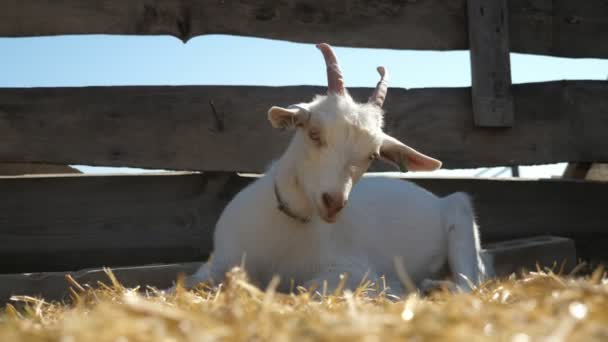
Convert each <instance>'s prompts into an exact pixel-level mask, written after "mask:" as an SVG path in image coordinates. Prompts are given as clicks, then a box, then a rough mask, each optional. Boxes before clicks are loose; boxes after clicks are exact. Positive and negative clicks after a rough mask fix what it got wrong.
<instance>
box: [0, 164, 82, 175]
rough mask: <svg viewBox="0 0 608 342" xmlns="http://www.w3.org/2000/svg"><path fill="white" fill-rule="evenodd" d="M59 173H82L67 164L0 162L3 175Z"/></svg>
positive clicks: (0, 170)
mask: <svg viewBox="0 0 608 342" xmlns="http://www.w3.org/2000/svg"><path fill="white" fill-rule="evenodd" d="M58 173H80V171H78V170H77V169H75V168H73V167H70V166H67V165H53V164H42V163H0V175H1V176H17V175H33V174H58Z"/></svg>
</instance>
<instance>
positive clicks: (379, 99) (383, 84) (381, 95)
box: [368, 66, 388, 107]
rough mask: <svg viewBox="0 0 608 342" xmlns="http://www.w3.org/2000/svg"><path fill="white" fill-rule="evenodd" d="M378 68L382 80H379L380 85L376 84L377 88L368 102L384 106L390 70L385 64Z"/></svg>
mask: <svg viewBox="0 0 608 342" xmlns="http://www.w3.org/2000/svg"><path fill="white" fill-rule="evenodd" d="M377 70H378V73H379V74H380V81H379V82H378V85H376V89H375V90H374V93H373V94H372V96H370V97H369V100H368V102H370V103H374V104H375V105H376V106H378V107H382V105H383V104H384V99H385V98H386V92H387V90H388V72H387V71H386V69H384V67H383V66H379V67H378V68H377Z"/></svg>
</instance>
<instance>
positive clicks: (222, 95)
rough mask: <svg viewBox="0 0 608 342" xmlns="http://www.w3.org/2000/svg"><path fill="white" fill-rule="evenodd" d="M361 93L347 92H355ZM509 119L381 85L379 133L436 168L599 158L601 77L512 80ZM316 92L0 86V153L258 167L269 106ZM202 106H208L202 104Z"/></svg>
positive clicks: (459, 96) (606, 150)
mask: <svg viewBox="0 0 608 342" xmlns="http://www.w3.org/2000/svg"><path fill="white" fill-rule="evenodd" d="M371 91H372V90H371V89H365V88H356V89H352V90H351V92H352V94H353V96H354V97H356V98H359V99H361V100H363V99H366V98H367V96H369V94H370V93H371ZM512 91H513V97H514V108H515V117H516V120H517V124H516V125H515V126H514V127H512V128H510V129H502V128H478V127H475V125H474V123H473V115H472V113H471V101H470V98H471V97H470V88H437V89H411V90H405V89H400V88H392V89H390V90H389V93H388V97H387V101H386V103H385V108H386V110H387V127H386V130H387V131H388V132H390V133H391V134H393V135H395V136H397V137H399V138H401V139H403V140H404V141H406V142H407V143H409V144H411V145H412V146H414V147H415V148H419V149H420V150H422V151H424V152H425V153H428V154H430V155H433V156H436V157H437V158H439V159H441V160H443V161H444V162H445V168H465V167H489V166H499V165H523V164H542V163H553V162H563V161H571V162H578V161H581V162H585V161H586V162H599V161H608V140H606V127H607V124H608V122H607V121H606V120H607V118H608V82H602V81H571V82H544V83H531V84H522V85H514V86H513V90H512ZM323 92H324V89H323V88H320V87H308V86H295V87H277V88H274V87H241V86H200V87H199V86H183V87H182V86H180V87H147V86H146V87H90V88H17V89H0V132H2V135H3V137H2V144H0V160H4V161H37V162H49V163H59V164H89V165H104V166H132V167H144V168H164V169H175V170H202V171H241V172H263V171H264V170H265V168H266V167H267V166H268V163H269V162H270V161H271V160H272V158H277V157H278V156H279V155H280V154H281V153H282V152H283V150H284V148H285V146H286V144H287V142H288V139H289V137H290V136H291V133H290V132H279V131H276V130H273V129H272V128H271V126H270V124H269V123H268V120H267V119H266V112H267V110H268V108H270V107H271V106H272V105H289V104H292V103H298V102H301V101H306V100H308V99H310V98H312V96H313V94H318V93H323ZM211 103H213V106H212V105H211Z"/></svg>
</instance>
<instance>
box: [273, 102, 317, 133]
mask: <svg viewBox="0 0 608 342" xmlns="http://www.w3.org/2000/svg"><path fill="white" fill-rule="evenodd" d="M309 115H310V114H309V112H308V111H306V110H305V109H303V108H301V107H298V106H291V107H289V108H283V107H277V106H273V107H272V108H270V109H269V110H268V120H270V123H271V124H272V127H274V128H289V127H295V126H300V125H302V124H304V123H305V122H306V121H308V117H309Z"/></svg>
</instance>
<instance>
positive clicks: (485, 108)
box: [467, 0, 513, 127]
mask: <svg viewBox="0 0 608 342" xmlns="http://www.w3.org/2000/svg"><path fill="white" fill-rule="evenodd" d="M467 5H468V23H469V50H470V51H471V53H470V56H471V81H472V82H471V83H472V92H471V93H472V101H473V115H474V118H475V125H477V126H481V127H511V126H513V96H512V94H511V59H510V56H509V11H508V8H507V0H496V1H483V0H468V2H467Z"/></svg>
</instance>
